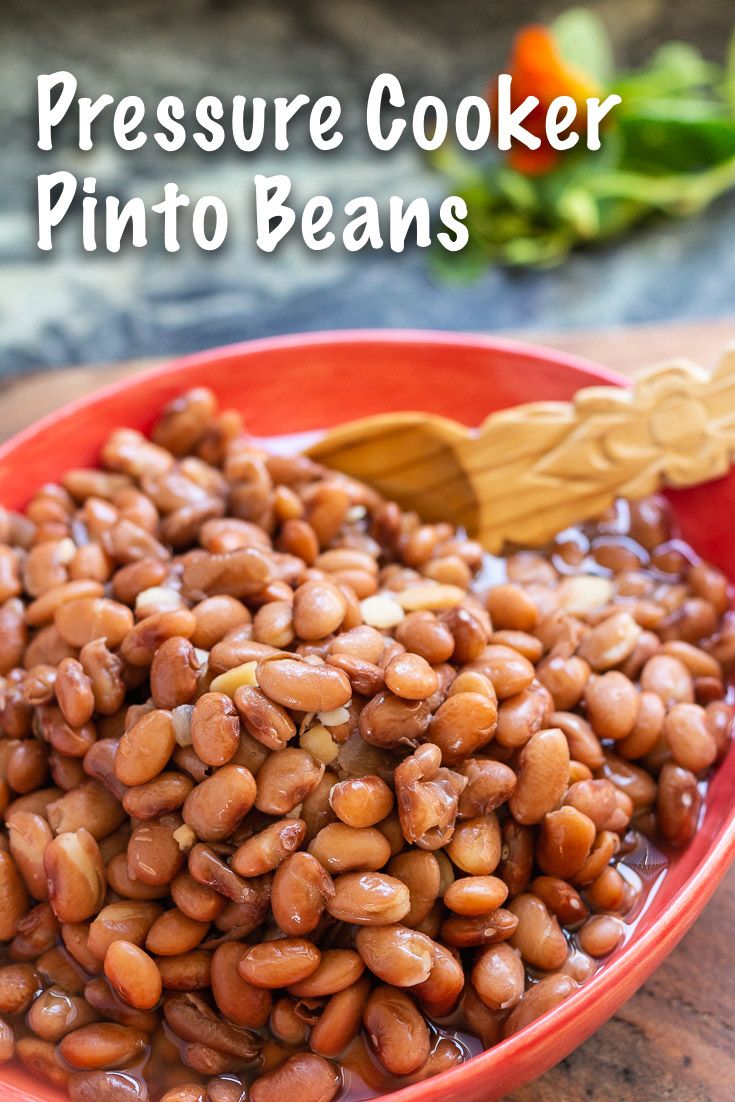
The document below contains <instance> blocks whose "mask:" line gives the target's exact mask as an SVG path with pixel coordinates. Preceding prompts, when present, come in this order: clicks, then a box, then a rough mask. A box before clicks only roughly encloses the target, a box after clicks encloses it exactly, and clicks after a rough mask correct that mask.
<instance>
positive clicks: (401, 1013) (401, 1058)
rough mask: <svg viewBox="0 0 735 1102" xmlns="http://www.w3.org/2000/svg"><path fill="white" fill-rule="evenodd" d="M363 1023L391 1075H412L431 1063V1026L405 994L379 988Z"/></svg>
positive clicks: (374, 993)
mask: <svg viewBox="0 0 735 1102" xmlns="http://www.w3.org/2000/svg"><path fill="white" fill-rule="evenodd" d="M362 1020H363V1024H364V1026H365V1032H366V1033H367V1035H368V1037H369V1039H370V1044H371V1045H372V1048H373V1050H374V1052H375V1055H376V1056H377V1058H378V1060H379V1061H380V1063H381V1064H382V1065H383V1067H384V1068H385V1070H386V1071H388V1072H390V1074H391V1075H410V1073H411V1072H412V1071H416V1070H417V1069H418V1068H420V1067H421V1065H422V1064H423V1063H424V1062H425V1061H426V1060H428V1058H429V1048H430V1042H429V1030H428V1027H427V1025H426V1022H425V1021H424V1018H423V1017H422V1015H421V1014H420V1013H419V1011H418V1010H417V1009H416V1006H415V1005H414V1003H413V1002H412V1001H411V1000H410V999H409V997H408V996H407V995H406V994H404V992H403V991H400V990H399V989H398V988H396V987H387V986H386V987H376V988H375V990H374V991H373V992H372V994H371V995H370V997H369V999H368V1001H367V1004H366V1006H365V1010H364V1011H363V1018H362Z"/></svg>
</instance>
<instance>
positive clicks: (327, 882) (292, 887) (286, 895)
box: [271, 827, 382, 937]
mask: <svg viewBox="0 0 735 1102" xmlns="http://www.w3.org/2000/svg"><path fill="white" fill-rule="evenodd" d="M347 829H349V827H348V828H347ZM381 837H382V835H381ZM333 896H334V885H333V883H332V878H331V876H330V875H329V873H328V872H327V871H326V870H325V868H324V867H323V866H322V865H321V864H320V863H319V861H318V860H317V859H316V858H315V857H313V856H312V855H311V854H310V853H292V854H291V855H290V856H289V857H287V858H286V860H285V861H284V862H283V863H282V864H281V865H279V867H278V868H277V870H276V873H275V876H274V877H273V886H272V890H271V908H272V910H273V917H274V918H275V920H276V922H277V923H278V925H279V927H280V928H281V929H282V930H283V932H284V933H285V934H289V935H292V936H294V937H296V936H299V935H303V934H309V933H311V932H312V931H313V930H315V929H316V927H317V926H318V925H319V921H320V919H321V917H322V913H323V912H324V909H325V907H326V906H327V903H328V902H329V900H330V899H331V898H332V897H333Z"/></svg>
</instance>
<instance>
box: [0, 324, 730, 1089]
mask: <svg viewBox="0 0 735 1102" xmlns="http://www.w3.org/2000/svg"><path fill="white" fill-rule="evenodd" d="M354 343H366V344H396V345H411V344H415V345H427V346H430V345H441V346H443V347H447V348H452V347H462V348H465V349H472V348H476V349H479V350H483V351H487V352H492V351H496V352H499V353H507V354H509V355H511V356H518V357H523V356H525V357H528V358H530V359H537V360H542V361H544V362H546V363H552V364H555V365H558V366H559V367H562V368H567V369H571V370H573V371H579V372H582V373H585V374H590V375H593V376H595V377H596V378H597V379H598V380H599V385H610V386H621V387H627V388H629V387H630V386H631V385H632V380H631V379H630V378H629V377H626V376H624V375H621V374H618V373H617V372H615V371H613V370H611V369H609V368H605V367H603V366H601V365H600V364H598V363H595V362H594V361H592V360H588V359H585V358H584V357H580V356H576V355H574V354H571V353H567V352H563V351H558V350H556V349H551V348H547V347H545V346H544V345H540V344H534V343H532V342H528V341H523V340H515V339H512V338H505V337H492V336H484V335H481V334H474V333H461V332H448V331H443V330H411V329H342V330H339V329H338V330H326V331H316V332H307V333H292V334H286V335H283V336H276V337H265V338H260V339H257V340H250V341H243V342H240V343H237V344H230V345H223V346H220V347H218V348H214V349H208V350H205V351H202V352H194V353H191V354H188V355H185V356H181V357H177V358H175V359H172V360H170V361H167V362H165V363H163V364H161V365H159V366H155V367H153V368H151V369H149V370H146V371H141V372H139V373H136V374H134V375H131V376H126V377H124V378H123V379H120V380H116V381H115V382H112V383H109V384H108V385H106V386H104V387H101V388H99V389H96V390H94V391H93V392H92V393H91V394H89V395H85V396H82V397H80V398H77V399H75V400H73V401H72V402H69V403H66V404H65V405H63V406H62V407H60V408H59V409H58V410H56V411H55V412H53V413H50V414H47V415H46V416H44V417H43V418H41V419H40V420H38V421H36V422H34V423H33V424H32V425H31V426H29V427H28V428H25V429H23V430H21V431H20V432H19V433H16V434H15V435H14V436H12V437H10V438H9V439H8V440H7V441H5V442H4V443H3V444H2V445H0V460H3V459H5V458H6V457H7V456H8V454H9V453H10V452H12V451H13V450H14V449H15V447H17V446H18V445H19V444H22V443H23V442H24V441H25V440H26V439H29V438H31V437H33V436H35V435H37V434H38V433H39V432H41V431H44V430H47V429H48V430H51V429H53V426H54V424H55V422H56V420H57V419H58V417H59V416H60V415H62V416H69V415H72V414H74V413H76V412H77V411H79V410H83V409H88V410H89V409H90V408H94V406H95V405H96V404H97V402H98V401H104V400H106V399H108V398H110V397H113V396H114V395H115V394H118V393H121V392H123V391H125V390H127V389H129V388H130V387H131V386H138V385H140V384H141V383H142V384H143V385H144V384H145V382H146V381H147V380H149V379H152V378H155V379H165V378H166V377H167V376H169V375H171V376H175V375H176V374H178V373H179V372H180V371H182V370H186V369H194V368H197V367H206V365H207V364H210V363H213V362H216V361H221V360H223V359H224V360H228V359H237V358H239V357H241V356H244V357H248V356H250V355H258V354H261V353H267V352H269V351H276V350H288V349H293V350H297V349H299V348H303V347H304V346H305V345H339V344H354ZM733 856H735V815H733V816H731V817H730V819H729V820H728V821H727V822H726V823H725V824H723V826H722V828H721V831H720V837H719V838H718V839H717V840H716V841H715V842H714V843H713V844H712V846H711V847H710V849H708V850H707V853H706V856H705V858H704V859H703V860H702V862H701V863H700V865H699V866H698V867H697V869H696V871H695V872H694V874H692V875H691V876H690V877H689V878H688V879H687V880H686V882H685V883H684V885H683V887H682V889H681V891H680V892H679V894H678V895H677V897H676V898H675V899H674V900H673V901H672V902H671V903H670V904H668V905H667V906H666V908H665V909H664V910H663V911H662V912H661V914H659V915H658V916H656V918H654V919H653V920H652V922H651V924H650V926H649V927H648V928H647V929H646V930H645V931H644V932H643V933H642V934H640V935H637V936H636V937H634V938H633V939H631V941H630V942H629V943H628V944H627V945H625V946H624V947H623V948H622V949H621V950H620V951H619V953H618V954H617V955H616V956H615V957H614V958H613V960H611V961H610V963H609V964H606V965H605V966H604V967H603V968H602V969H601V970H600V971H599V972H598V973H597V974H596V975H595V976H594V977H592V979H590V980H589V981H587V983H585V984H584V985H583V986H581V987H580V988H579V990H577V991H575V992H574V993H573V994H572V995H571V996H570V997H569V998H568V999H566V1000H565V1001H564V1002H563V1003H561V1004H560V1005H559V1006H557V1007H556V1008H555V1009H554V1012H553V1014H545V1015H543V1016H542V1017H541V1018H539V1019H537V1020H536V1021H534V1022H532V1023H530V1024H529V1025H528V1026H526V1027H525V1028H524V1029H522V1030H521V1031H519V1032H518V1033H517V1034H515V1035H513V1036H512V1037H509V1038H507V1039H505V1040H503V1041H501V1042H499V1043H498V1044H497V1045H495V1046H493V1047H492V1048H490V1049H487V1050H486V1051H484V1052H482V1053H479V1054H478V1055H477V1056H474V1057H472V1059H471V1060H469V1061H467V1062H466V1063H463V1064H460V1065H458V1066H457V1067H455V1068H452V1069H450V1070H448V1071H445V1072H442V1073H440V1074H439V1075H436V1076H434V1077H432V1078H431V1079H427V1080H423V1081H421V1082H417V1083H413V1084H411V1085H409V1086H406V1087H402V1088H400V1089H399V1090H397V1091H393V1092H391V1093H389V1094H386V1095H382V1096H380V1097H381V1098H382V1099H383V1100H384V1102H443V1100H444V1098H445V1097H447V1096H448V1094H449V1091H450V1090H451V1093H452V1094H453V1095H455V1094H456V1093H457V1090H458V1088H460V1087H461V1084H462V1082H463V1081H464V1083H465V1084H468V1081H470V1080H473V1081H474V1084H475V1085H476V1084H477V1083H478V1081H479V1080H485V1081H486V1082H487V1083H488V1087H489V1088H490V1089H492V1072H493V1069H494V1068H496V1067H497V1066H498V1065H499V1064H500V1063H503V1064H505V1063H506V1062H512V1061H513V1060H514V1058H517V1057H520V1056H521V1055H522V1054H523V1053H526V1052H528V1051H529V1050H531V1049H535V1048H537V1047H539V1048H540V1049H541V1050H542V1051H543V1046H542V1045H541V1042H542V1041H544V1040H547V1041H548V1040H549V1039H550V1037H551V1035H552V1034H554V1033H556V1032H557V1031H563V1030H565V1028H567V1027H571V1025H572V1023H573V1021H574V1020H575V1019H577V1020H578V1021H579V1023H580V1028H579V1033H578V1036H579V1042H578V1043H581V1042H582V1041H583V1040H585V1039H586V1037H587V1035H588V1034H589V1033H590V1032H591V1031H592V1030H590V1029H589V1028H586V1027H585V1017H586V1012H587V1011H588V1010H592V1009H593V1007H594V1005H595V1004H596V1003H597V1002H598V1000H601V1001H603V1002H607V1003H608V1005H609V1007H610V1012H611V1013H613V1012H614V1011H615V1010H616V1009H617V1007H618V1005H620V1003H621V1001H622V1000H620V999H619V998H618V995H617V994H616V992H619V991H620V990H623V991H624V992H625V998H626V999H627V998H629V997H630V995H631V994H632V993H633V991H634V990H635V989H636V988H637V987H638V986H639V985H640V984H641V983H642V982H643V981H644V980H645V979H646V978H647V976H648V975H649V974H650V972H651V971H652V970H653V968H654V967H656V966H657V965H658V963H660V961H661V960H662V959H663V957H664V956H665V955H666V954H667V953H668V952H669V951H670V950H671V949H673V947H674V946H675V945H676V944H677V942H678V941H679V940H680V938H681V937H682V936H683V935H684V933H685V932H686V931H687V929H688V928H689V926H690V925H691V923H692V922H693V921H694V919H695V918H696V917H697V915H698V914H699V913H700V912H701V910H702V908H703V906H704V904H705V903H706V902H707V900H708V899H709V898H710V896H711V895H712V893H713V892H714V890H715V888H716V887H717V885H718V883H719V881H720V879H721V878H722V875H723V874H724V871H725V869H726V867H727V865H728V864H729V863H730V861H731V860H732V858H733ZM654 949H655V953H654V952H653V951H654ZM606 996H607V998H606ZM596 1024H597V1023H596V1022H594V1024H593V1028H595V1027H596ZM568 1051H571V1048H570V1049H569V1050H568ZM549 1066H552V1061H548V1060H544V1059H543V1058H542V1061H541V1064H540V1066H539V1069H538V1074H541V1073H542V1072H543V1071H545V1070H547V1068H548V1067H549ZM524 1081H527V1080H524ZM1 1082H2V1081H1V1079H0V1083H1ZM10 1089H11V1091H12V1093H13V1096H16V1097H18V1098H22V1097H23V1096H22V1095H21V1094H20V1093H17V1094H16V1092H17V1090H18V1089H17V1088H13V1087H11V1088H10Z"/></svg>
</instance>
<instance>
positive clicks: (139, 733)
mask: <svg viewBox="0 0 735 1102" xmlns="http://www.w3.org/2000/svg"><path fill="white" fill-rule="evenodd" d="M175 745H176V735H175V731H174V725H173V721H172V719H171V713H170V712H168V711H165V710H163V709H161V708H157V709H155V710H154V711H152V712H146V713H144V714H143V715H142V716H141V717H140V719H138V720H137V722H135V723H134V724H133V726H132V727H131V728H130V729H129V730H128V731H125V733H124V734H123V736H122V738H121V739H120V743H119V745H118V748H117V753H116V755H115V776H116V777H117V778H118V780H120V781H122V782H123V784H127V785H138V784H145V783H146V782H147V781H151V780H153V778H154V777H157V776H158V774H159V773H160V772H161V771H162V770H163V769H165V767H166V765H167V764H168V761H169V758H170V757H171V755H172V753H173V751H174V747H175Z"/></svg>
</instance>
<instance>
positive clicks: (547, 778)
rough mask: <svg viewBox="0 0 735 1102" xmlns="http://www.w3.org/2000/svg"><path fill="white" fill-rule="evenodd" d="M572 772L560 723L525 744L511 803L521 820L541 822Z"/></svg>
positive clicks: (562, 792) (513, 811) (552, 806)
mask: <svg viewBox="0 0 735 1102" xmlns="http://www.w3.org/2000/svg"><path fill="white" fill-rule="evenodd" d="M568 773H569V746H568V744H567V740H566V738H565V737H564V734H563V732H562V731H561V730H560V729H559V728H558V727H551V728H548V729H547V730H544V731H538V732H537V733H536V734H535V735H533V736H532V737H531V738H530V739H529V741H528V742H527V743H526V745H525V746H524V747H523V750H522V751H521V756H520V762H519V769H518V782H517V784H516V787H515V790H514V792H513V793H512V795H511V797H510V799H509V801H508V803H509V807H510V810H511V813H512V815H513V816H514V818H515V819H516V820H517V821H518V822H519V823H524V824H532V823H539V822H541V820H542V819H543V817H544V815H546V814H547V812H549V811H553V809H554V808H555V807H556V806H557V804H558V803H559V802H560V801H561V799H562V797H563V795H564V791H565V789H566V786H567V778H568Z"/></svg>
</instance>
